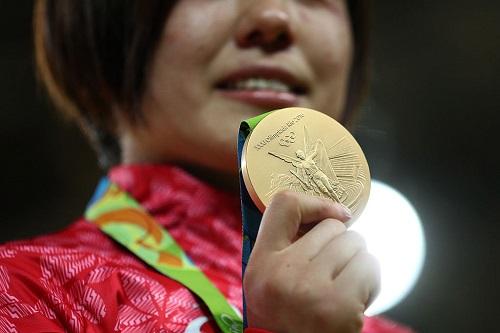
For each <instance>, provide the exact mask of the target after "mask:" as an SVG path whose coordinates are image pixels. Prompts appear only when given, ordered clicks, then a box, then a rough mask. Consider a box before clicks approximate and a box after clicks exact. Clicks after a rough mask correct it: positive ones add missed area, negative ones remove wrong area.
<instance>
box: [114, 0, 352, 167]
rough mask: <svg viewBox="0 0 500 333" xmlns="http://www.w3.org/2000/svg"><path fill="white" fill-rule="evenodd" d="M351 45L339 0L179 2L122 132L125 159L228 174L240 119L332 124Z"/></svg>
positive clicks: (339, 105) (344, 82) (341, 101)
mask: <svg viewBox="0 0 500 333" xmlns="http://www.w3.org/2000/svg"><path fill="white" fill-rule="evenodd" d="M352 53H353V45H352V39H351V30H350V21H349V13H348V10H347V5H346V3H345V1H343V0H180V1H178V2H177V4H176V5H175V7H174V9H173V11H172V12H171V14H170V16H169V17H168V18H167V21H166V24H165V27H164V30H163V35H162V36H161V38H160V41H159V45H158V48H157V51H156V53H155V55H154V57H153V59H152V63H151V64H150V68H149V72H148V75H149V76H148V80H147V87H146V91H145V94H144V97H143V104H142V106H143V110H142V111H143V113H144V114H145V116H146V120H147V122H146V124H145V125H144V124H143V125H138V124H135V125H131V126H122V135H121V139H122V140H121V141H122V148H123V152H124V162H141V161H162V162H173V163H180V164H184V165H189V166H197V167H201V168H207V169H211V170H215V171H217V172H223V173H235V172H236V171H237V162H236V138H237V132H238V127H239V124H240V122H241V121H242V120H244V119H247V118H250V117H253V116H256V115H259V114H261V113H263V112H266V111H269V110H273V109H277V108H282V107H288V106H302V107H309V108H313V109H317V110H319V111H322V112H324V113H327V114H329V115H330V116H332V117H334V118H339V116H340V114H341V113H342V110H343V106H344V100H345V97H346V91H347V84H348V77H349V73H350V66H351V57H352Z"/></svg>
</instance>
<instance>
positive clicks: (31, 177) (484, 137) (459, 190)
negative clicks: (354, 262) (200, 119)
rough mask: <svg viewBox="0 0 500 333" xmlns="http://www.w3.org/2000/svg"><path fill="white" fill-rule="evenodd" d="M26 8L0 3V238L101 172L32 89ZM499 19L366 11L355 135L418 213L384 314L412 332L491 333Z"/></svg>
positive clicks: (85, 192)
mask: <svg viewBox="0 0 500 333" xmlns="http://www.w3.org/2000/svg"><path fill="white" fill-rule="evenodd" d="M31 7H32V2H31V1H4V0H0V43H1V45H2V47H1V50H2V51H1V52H0V73H1V77H0V137H1V140H0V145H1V146H0V152H1V156H2V161H3V162H2V164H1V175H2V183H1V185H2V187H1V188H2V191H3V193H4V194H3V198H4V199H3V204H2V209H1V213H0V214H1V215H0V222H1V230H2V231H1V232H0V242H5V241H8V240H13V239H22V238H26V237H31V236H34V235H37V234H42V233H47V232H52V231H56V230H58V229H61V228H63V227H65V226H66V225H67V224H69V223H70V222H71V221H72V220H73V219H75V218H76V217H78V216H79V215H80V214H81V213H82V212H83V209H84V207H85V204H86V202H87V200H88V198H89V196H90V195H91V194H92V192H93V189H94V186H95V184H96V182H97V180H98V179H99V177H100V175H101V171H100V170H99V168H98V167H97V164H96V159H95V155H94V153H93V151H92V150H91V149H90V148H89V146H88V145H87V143H86V141H85V139H84V138H83V136H82V135H81V134H80V132H79V130H78V129H77V128H76V127H75V126H74V125H72V124H70V123H68V122H67V121H65V120H64V119H63V118H62V117H61V116H59V114H57V113H56V111H55V110H54V109H53V108H52V106H51V105H50V103H49V102H48V99H47V97H46V96H45V95H44V92H43V90H42V89H41V88H40V86H39V85H38V84H37V82H36V78H35V75H34V65H33V64H34V60H33V54H32V41H31V39H32V36H31V11H32V8H31ZM499 22H500V2H498V1H487V0H476V1H462V0H455V1H427V2H415V1H409V0H401V1H392V2H389V1H378V2H376V3H375V4H374V22H373V42H372V51H373V57H372V61H373V80H372V88H371V94H370V98H369V100H368V101H367V103H366V107H365V110H364V111H363V114H362V115H361V119H360V123H359V126H358V128H357V129H356V131H355V133H354V134H355V135H356V137H357V138H359V141H360V143H361V145H362V146H363V147H364V150H365V152H366V155H367V158H368V160H369V163H370V167H371V169H372V174H373V177H374V178H377V179H379V180H381V181H383V182H385V183H387V184H389V185H391V186H392V187H394V188H396V189H398V190H399V191H400V192H402V193H403V194H404V195H405V196H406V197H407V198H408V199H409V200H410V202H411V203H412V204H413V205H414V207H415V208H416V210H417V212H418V214H419V215H420V217H421V219H422V224H423V227H424V231H425V237H426V241H427V248H426V251H427V256H426V259H425V263H424V267H423V271H422V275H421V277H420V279H419V280H418V282H417V285H416V286H415V288H414V289H413V290H412V292H411V293H410V294H409V295H408V297H407V298H406V299H404V300H403V301H402V303H400V304H399V305H398V306H396V307H395V308H393V309H392V310H390V311H389V312H387V313H386V314H385V315H387V316H389V317H391V318H393V319H395V320H397V321H401V322H403V323H406V324H408V325H410V326H412V327H414V328H415V329H416V330H418V331H420V332H454V333H456V332H494V331H498V328H497V329H495V322H496V321H498V320H500V306H499V305H498V300H499V299H500V287H499V284H500V272H499V271H500V269H499V266H500V264H499V261H500V232H499V231H500V228H499V222H500V208H499V206H500V202H499V199H500V195H499V193H500V181H499V178H500V161H499V157H498V155H499V152H500V149H499V145H500V140H499V139H498V135H497V133H498V132H497V131H500V116H499V112H500V89H499V88H500V61H499V54H500V24H499ZM387 213H388V214H390V212H387ZM388 232H390V231H389V230H388ZM397 250H398V249H394V251H397ZM497 327H500V323H499V324H498V325H497Z"/></svg>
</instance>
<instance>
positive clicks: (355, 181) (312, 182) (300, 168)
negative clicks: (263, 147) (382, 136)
mask: <svg viewBox="0 0 500 333" xmlns="http://www.w3.org/2000/svg"><path fill="white" fill-rule="evenodd" d="M344 139H345V137H342V138H341V139H340V140H338V141H337V142H336V143H335V144H334V145H333V146H332V147H330V148H329V149H327V148H326V146H325V144H324V143H323V141H322V140H321V139H319V138H318V139H316V141H315V142H314V143H312V142H311V141H310V140H309V134H308V131H307V127H306V126H304V148H303V149H296V150H295V154H294V155H295V156H290V155H287V154H282V153H277V152H271V151H269V152H268V153H269V154H270V155H272V156H274V157H276V158H278V159H280V160H282V161H284V162H286V163H289V164H291V165H292V166H293V167H294V169H290V170H289V173H287V174H282V173H281V174H273V175H272V177H271V184H270V185H271V186H270V187H271V189H270V191H269V192H268V193H267V194H266V196H267V197H271V196H273V195H274V194H275V193H276V192H278V191H282V190H292V191H296V192H304V193H307V194H310V195H315V196H320V197H325V198H329V199H331V200H333V201H334V202H338V203H342V204H344V205H345V206H347V207H349V208H350V209H351V210H353V212H354V211H356V209H357V199H358V198H359V196H360V195H361V192H362V191H363V188H364V186H363V181H365V179H366V175H365V174H364V172H363V170H362V168H361V163H360V161H359V157H358V155H357V154H355V153H353V150H352V147H351V146H350V145H349V144H348V143H346V141H345V140H344ZM328 152H330V154H331V155H329V154H328Z"/></svg>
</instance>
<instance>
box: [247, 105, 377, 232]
mask: <svg viewBox="0 0 500 333" xmlns="http://www.w3.org/2000/svg"><path fill="white" fill-rule="evenodd" d="M241 166H242V174H243V179H244V181H245V186H246V187H247V190H248V193H249V194H250V196H251V198H252V199H253V201H254V203H255V205H256V206H257V207H258V208H259V209H260V210H261V211H264V209H265V208H266V207H267V206H268V205H269V202H270V201H271V198H272V197H273V195H274V194H276V193H277V192H279V191H282V190H290V191H295V192H302V193H306V194H309V195H314V196H319V197H324V198H328V199H330V200H332V201H335V202H340V203H342V204H344V205H345V206H347V207H349V209H351V211H352V213H353V218H352V219H351V221H350V223H352V222H354V221H355V220H356V218H357V217H358V216H359V215H360V214H361V211H362V210H363V208H364V207H365V205H366V202H367V201H368V196H369V193H370V171H369V169H368V163H367V162H366V158H365V156H364V154H363V151H362V150H361V147H360V146H359V145H358V143H357V142H356V140H355V139H354V138H353V136H352V135H351V134H350V133H349V132H348V131H347V130H346V129H345V128H344V127H343V126H342V125H340V124H339V123H338V122H337V121H335V120H334V119H332V118H330V117H329V116H327V115H325V114H323V113H321V112H318V111H315V110H311V109H305V108H286V109H280V110H276V111H274V112H272V113H270V114H269V115H268V116H266V117H265V118H264V119H262V120H261V121H260V122H259V124H258V125H257V126H256V127H255V129H254V130H253V131H252V132H251V133H250V134H249V135H248V137H247V139H246V141H245V145H244V147H243V153H242V161H241ZM350 223H349V224H350Z"/></svg>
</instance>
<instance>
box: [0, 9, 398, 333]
mask: <svg viewBox="0 0 500 333" xmlns="http://www.w3.org/2000/svg"><path fill="white" fill-rule="evenodd" d="M365 14H366V2H364V1H349V2H348V1H342V0H321V1H320V0H318V1H313V0H310V1H298V0H297V1H283V0H254V1H248V0H220V1H207V0H180V1H176V2H173V1H169V2H167V1H148V2H144V1H142V2H139V1H137V2H133V1H117V2H112V1H86V2H82V1H73V2H70V1H49V0H39V1H38V2H37V4H36V8H35V44H36V52H37V64H38V68H39V72H40V76H41V79H42V81H43V82H44V83H45V85H46V87H47V89H48V91H49V93H50V95H51V96H52V97H53V99H54V101H55V102H56V103H57V105H58V106H59V107H60V108H61V109H63V110H65V111H66V112H69V113H70V114H72V115H73V116H74V117H75V119H76V120H77V121H78V122H79V123H80V125H81V126H82V128H83V130H84V131H85V132H86V134H87V135H88V136H89V138H90V140H91V142H92V143H93V144H94V146H95V147H96V149H97V151H98V154H99V158H100V161H101V163H102V164H103V166H105V167H106V168H107V167H111V166H112V168H111V169H110V171H109V174H108V177H109V178H110V179H111V181H113V182H114V183H116V184H118V186H119V187H121V188H122V189H123V190H125V191H126V192H128V193H129V194H130V195H132V197H134V198H135V200H137V201H138V202H139V204H141V205H142V207H144V208H145V209H146V210H147V211H148V212H149V213H150V214H151V215H152V217H153V218H154V219H155V220H157V221H158V222H159V223H160V224H161V225H162V226H163V227H165V228H166V229H167V230H168V232H169V233H170V234H171V235H172V236H173V238H175V239H176V240H177V242H178V243H179V245H180V246H181V247H182V248H183V250H184V251H185V252H186V253H187V254H188V255H189V257H190V258H191V259H192V260H193V261H194V263H195V264H196V265H197V266H198V267H199V268H200V269H201V270H202V271H203V272H204V273H205V275H206V276H207V277H208V278H209V279H210V280H211V281H212V282H213V283H214V284H215V285H216V286H217V288H219V290H220V291H221V292H222V294H223V295H224V296H225V297H226V298H227V299H228V301H229V303H231V304H232V305H233V306H235V307H236V308H237V309H239V311H242V290H241V221H240V210H239V198H238V195H237V194H236V193H237V190H236V189H237V187H238V174H237V167H236V166H237V163H236V146H235V141H236V140H235V137H236V131H237V128H238V125H239V123H240V121H242V120H244V119H247V118H251V117H253V116H257V115H259V114H261V113H263V112H265V111H268V110H272V109H276V108H281V107H286V106H303V107H311V108H314V109H318V110H320V111H322V112H325V113H327V114H329V115H330V116H332V117H334V118H336V119H338V120H341V121H343V122H344V123H347V122H348V121H349V120H350V119H351V117H352V111H353V110H354V108H355V106H356V102H357V101H358V100H359V97H360V94H361V92H362V86H363V81H364V60H365V52H366V50H365V45H364V41H365V37H364V36H363V34H364V24H365ZM118 164H120V165H118ZM349 218H350V213H349V212H348V211H346V210H345V209H344V208H343V207H342V206H341V205H338V204H334V203H330V202H328V201H325V200H320V199H317V198H312V197H306V196H300V195H297V194H293V193H281V194H278V195H276V196H275V198H274V199H273V202H272V204H271V205H270V206H269V208H268V209H267V210H266V212H265V214H264V216H263V219H262V227H261V230H260V232H259V237H258V239H257V242H256V244H255V248H254V252H253V254H252V257H251V259H250V262H249V265H248V267H247V272H246V274H245V280H244V288H243V289H244V292H245V297H246V304H247V308H246V310H247V319H248V326H249V327H250V328H248V329H247V330H246V331H247V332H358V331H360V330H361V327H362V326H363V311H364V310H365V308H366V306H367V305H368V304H369V302H370V300H371V299H372V298H373V296H374V295H375V294H376V290H377V288H378V272H377V270H378V268H377V265H376V263H375V261H374V259H373V258H372V257H371V256H370V255H369V254H368V253H367V252H366V249H365V246H364V243H363V240H362V239H361V237H360V236H359V235H357V234H356V233H354V232H350V231H346V229H345V227H344V225H343V222H346V221H347V220H348V219H349ZM309 222H314V223H316V225H315V227H314V228H313V229H312V230H311V231H309V232H308V233H307V234H306V235H305V236H303V237H302V238H300V239H299V240H298V241H297V242H292V241H289V239H293V238H295V237H294V236H295V235H296V233H297V231H298V228H299V225H300V224H301V223H309ZM0 277H1V279H0V281H1V288H0V292H1V293H2V294H1V295H2V297H1V298H0V303H1V305H2V308H3V309H8V310H6V311H3V310H2V312H1V313H0V327H1V328H2V329H3V330H4V331H18V332H35V331H44V332H45V331H50V332H63V331H71V332H82V331H85V332H87V331H88V332H98V331H103V332H108V331H109V332H112V331H124V332H212V331H216V330H217V326H216V325H215V323H214V321H213V320H212V319H211V317H210V313H209V311H207V308H206V307H205V306H204V304H203V302H201V301H200V300H199V299H198V298H196V297H195V296H193V294H192V293H190V292H189V290H188V289H187V288H185V287H184V286H183V285H182V284H180V283H178V282H176V281H174V280H172V279H170V278H168V277H167V276H164V275H162V274H160V273H158V272H156V271H155V270H153V269H151V268H149V267H148V266H147V265H146V264H145V263H143V262H142V261H141V260H140V259H138V258H137V257H135V256H134V255H133V254H132V253H130V252H128V251H127V250H126V249H124V248H123V247H120V246H119V245H118V244H117V243H115V242H114V241H113V240H111V239H110V238H108V237H107V236H106V235H104V234H103V233H102V232H101V231H100V230H99V228H98V227H97V226H96V225H94V224H91V223H89V222H88V221H86V220H85V219H81V220H79V221H77V222H76V223H75V224H73V225H71V226H70V227H69V228H67V229H66V230H64V231H62V232H60V233H58V234H55V235H49V236H45V237H39V238H35V239H33V240H29V241H25V242H15V243H9V244H6V245H4V246H2V247H1V248H0ZM364 331H366V332H406V331H407V330H406V329H403V328H397V327H396V326H395V325H393V324H392V323H388V322H386V321H383V320H381V319H366V320H365V328H364Z"/></svg>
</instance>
